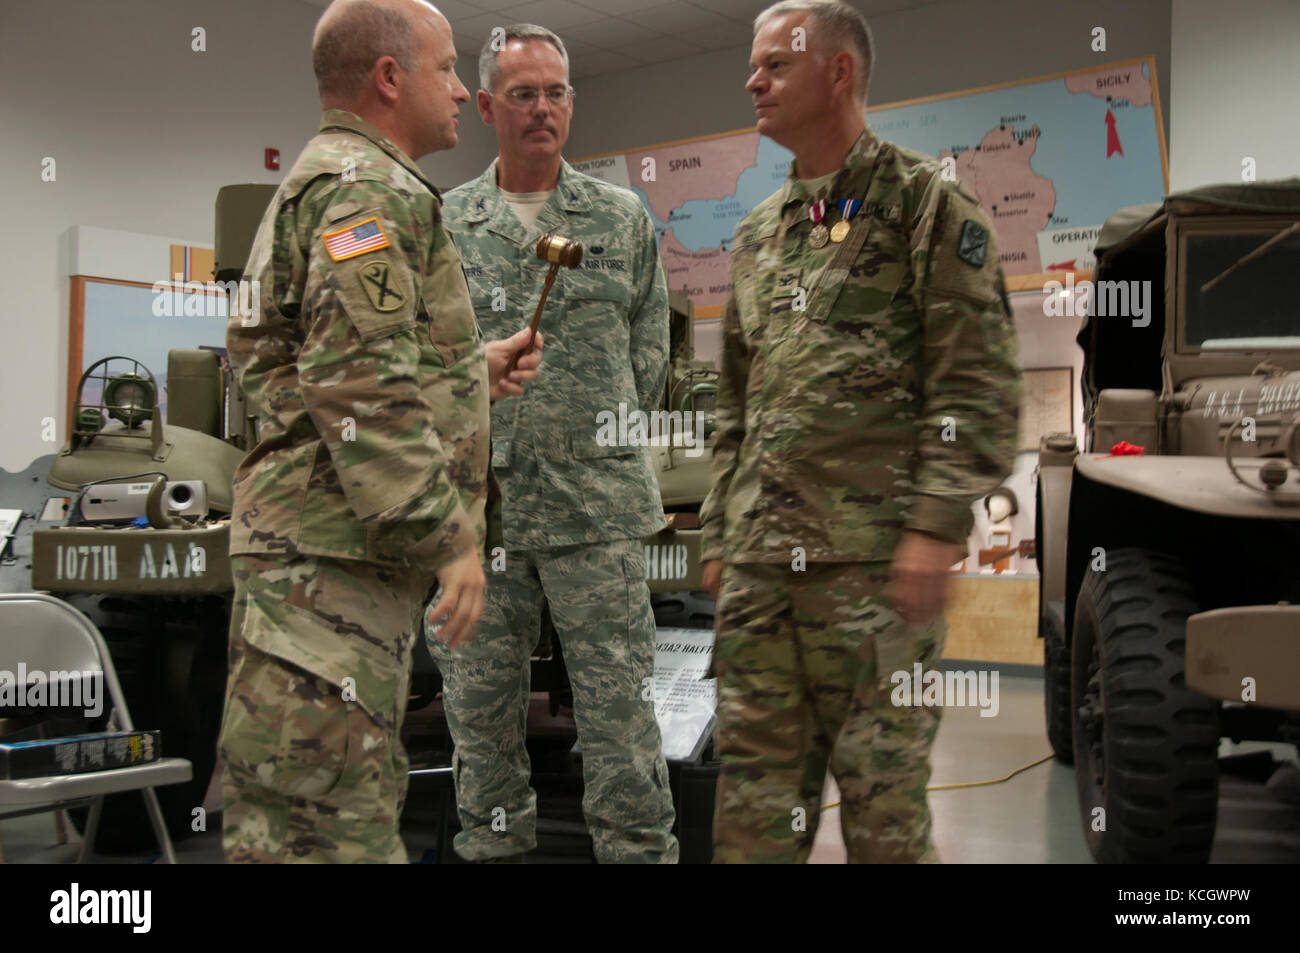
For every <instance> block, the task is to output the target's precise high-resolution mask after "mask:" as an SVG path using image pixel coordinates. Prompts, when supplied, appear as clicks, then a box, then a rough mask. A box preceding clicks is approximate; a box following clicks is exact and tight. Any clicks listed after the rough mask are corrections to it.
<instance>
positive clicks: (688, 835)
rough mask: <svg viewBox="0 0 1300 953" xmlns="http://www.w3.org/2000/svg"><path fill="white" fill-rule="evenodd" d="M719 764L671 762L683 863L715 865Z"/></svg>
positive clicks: (670, 768)
mask: <svg viewBox="0 0 1300 953" xmlns="http://www.w3.org/2000/svg"><path fill="white" fill-rule="evenodd" d="M721 767H722V765H721V764H720V763H719V762H717V761H713V762H705V763H704V764H686V763H682V762H669V764H668V771H669V776H670V777H673V776H675V777H674V778H673V779H674V780H675V781H676V782H677V783H676V789H677V790H676V793H677V804H676V807H677V844H678V849H679V850H680V851H681V859H680V863H683V864H708V863H712V861H713V794H714V791H715V790H716V789H717V785H718V771H719V769H721Z"/></svg>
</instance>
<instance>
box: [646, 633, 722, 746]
mask: <svg viewBox="0 0 1300 953" xmlns="http://www.w3.org/2000/svg"><path fill="white" fill-rule="evenodd" d="M655 641H656V645H655V675H654V700H655V718H656V719H657V720H658V722H659V731H660V733H661V734H662V735H663V744H664V758H665V759H667V760H668V761H695V760H697V759H698V758H699V757H700V753H701V752H702V751H703V750H704V747H705V745H706V744H707V743H708V740H709V735H710V733H711V732H712V730H713V721H714V709H715V708H716V706H717V700H718V693H717V686H716V680H715V679H712V678H705V673H706V672H707V671H708V668H709V660H710V659H711V658H712V657H713V630H712V629H660V630H659V631H658V632H657V633H656V640H655Z"/></svg>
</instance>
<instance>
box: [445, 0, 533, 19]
mask: <svg viewBox="0 0 1300 953" xmlns="http://www.w3.org/2000/svg"><path fill="white" fill-rule="evenodd" d="M433 2H434V3H435V4H436V3H437V2H438V0H433ZM461 2H463V3H467V4H469V5H470V6H471V7H474V8H475V9H477V10H484V11H486V12H488V13H496V12H497V11H499V10H505V9H507V8H508V7H517V6H519V0H461ZM511 22H514V21H511Z"/></svg>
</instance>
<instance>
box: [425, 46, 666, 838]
mask: <svg viewBox="0 0 1300 953" xmlns="http://www.w3.org/2000/svg"><path fill="white" fill-rule="evenodd" d="M505 41H506V42H505V47H504V49H502V50H500V51H499V53H498V52H497V51H496V50H494V49H493V41H492V40H491V39H490V40H489V41H488V43H487V44H486V45H485V46H484V48H483V53H482V55H481V57H480V60H479V79H480V83H481V85H482V89H480V90H479V92H478V107H479V112H480V114H481V115H482V116H483V119H484V121H485V122H487V123H489V124H490V125H492V126H494V127H495V129H496V133H497V142H498V144H499V147H500V154H499V157H498V159H497V160H496V161H494V162H493V163H492V165H490V166H489V167H488V169H487V171H486V172H485V173H484V174H483V175H482V176H480V177H479V178H478V179H476V180H474V181H472V182H469V183H466V184H465V185H462V186H460V187H459V188H456V189H453V190H452V191H450V192H448V193H447V205H446V214H447V221H448V223H449V227H451V228H452V229H453V231H454V235H455V239H456V244H457V247H458V248H459V249H460V252H461V255H462V257H463V258H464V261H465V271H466V274H467V276H468V278H469V285H470V293H471V294H472V296H473V299H474V309H475V311H476V313H477V314H478V317H479V320H480V321H481V322H482V323H483V327H484V329H485V330H486V331H488V332H489V333H491V332H492V331H494V330H496V329H497V328H511V329H513V328H516V327H519V326H520V325H521V324H522V323H524V322H525V321H527V320H528V319H529V318H530V317H531V316H532V312H533V310H534V308H535V307H536V304H537V300H538V297H539V296H540V294H541V290H542V282H543V279H544V277H545V273H546V270H547V267H548V266H547V265H546V264H544V263H543V262H541V261H539V260H538V259H537V258H536V257H535V254H534V248H535V246H536V244H537V240H538V238H539V237H540V236H541V235H542V234H543V233H548V232H549V233H553V234H556V235H560V236H563V237H564V238H567V239H570V240H574V241H580V242H582V244H583V246H584V249H585V252H584V258H583V261H582V266H581V268H580V269H578V270H576V271H570V270H568V269H564V268H562V269H561V270H560V273H559V274H558V276H557V278H556V281H555V285H554V287H553V288H552V290H551V292H550V296H549V298H548V300H547V305H546V310H545V312H544V314H543V317H542V322H541V327H542V328H543V329H544V330H545V331H546V335H547V348H546V351H547V358H546V373H545V375H544V376H543V377H542V378H541V379H540V380H539V381H538V384H537V386H535V387H532V388H530V389H529V391H528V393H527V394H526V395H525V396H523V397H521V398H519V399H517V400H506V401H502V402H500V403H498V404H497V405H496V406H495V407H494V408H493V410H492V471H493V474H494V475H495V476H496V479H497V481H498V482H499V483H500V486H501V492H502V518H503V528H504V542H505V552H504V553H503V554H502V553H498V554H497V556H496V558H492V554H489V567H490V569H491V570H494V571H489V572H488V589H487V604H486V607H485V609H484V615H483V629H482V632H481V634H480V635H479V637H478V639H477V640H476V641H475V642H474V643H473V644H472V645H468V646H465V647H462V648H455V647H448V646H445V645H442V644H441V643H437V642H432V643H431V646H430V647H431V649H432V651H433V656H434V659H435V660H436V661H437V663H438V666H439V668H440V669H441V671H442V674H443V679H444V684H445V693H446V704H447V720H448V723H449V725H450V726H451V732H452V737H453V738H454V740H455V743H456V753H455V767H456V796H457V802H458V804H459V808H460V818H461V824H462V828H463V830H462V832H461V833H460V834H459V835H457V837H456V850H457V852H458V853H459V854H461V856H463V857H466V858H468V859H472V860H489V859H516V860H517V859H519V856H520V855H521V854H522V853H524V852H526V851H528V850H531V849H532V848H533V847H534V846H536V842H537V841H536V836H535V828H536V819H537V807H536V795H535V793H534V792H533V791H532V790H531V789H530V787H529V784H528V777H529V761H528V755H527V752H526V751H525V749H524V737H525V734H526V721H527V710H528V697H529V657H530V655H531V653H532V650H533V648H534V646H535V644H536V642H537V639H538V635H539V631H540V626H541V619H542V611H543V606H544V604H549V607H550V615H551V620H552V621H553V623H554V625H555V629H556V632H557V633H558V636H559V640H560V643H561V645H562V647H563V653H564V661H565V665H566V667H567V669H568V672H569V678H570V681H571V682H572V685H573V693H574V708H575V718H576V721H577V727H578V741H579V743H580V745H581V747H582V758H583V771H584V778H585V791H584V797H583V810H584V813H585V815H586V819H587V825H588V828H589V830H590V832H591V836H592V839H593V840H594V842H595V850H596V856H597V858H598V859H599V860H600V861H601V862H604V863H608V862H624V861H626V862H675V861H676V859H677V841H676V839H675V838H674V837H673V835H672V834H671V833H670V830H671V827H672V823H673V808H672V798H671V794H670V791H669V787H668V774H667V769H666V766H665V764H664V759H663V755H662V754H661V742H660V736H659V728H658V725H657V724H656V722H655V718H654V702H653V700H652V698H651V695H650V690H649V689H650V682H649V680H650V678H651V677H652V675H653V666H654V650H655V631H654V617H653V615H652V613H651V611H650V599H649V590H648V588H647V586H646V582H645V562H644V553H643V549H642V543H641V537H643V536H646V535H648V534H652V533H654V532H657V531H658V530H659V529H661V528H662V527H663V525H664V520H663V510H662V508H661V505H660V502H659V491H658V485H657V482H656V479H655V475H654V470H653V467H652V464H651V460H650V456H649V452H648V450H647V449H646V448H645V447H636V446H627V447H622V446H612V445H604V444H602V442H601V440H600V439H598V421H597V415H598V414H600V413H601V412H602V411H611V412H613V413H615V414H617V413H618V409H619V404H620V403H622V404H625V405H626V411H627V412H628V413H635V412H636V411H638V410H641V411H649V410H652V409H653V408H655V407H656V406H657V405H658V401H659V399H660V397H661V395H662V392H663V387H664V380H665V377H666V371H667V365H666V362H667V351H668V309H667V294H666V290H665V283H664V278H663V273H662V270H661V269H660V267H659V261H658V254H657V249H656V243H655V236H654V231H653V227H652V225H651V223H650V220H649V217H648V215H647V214H646V212H645V210H644V209H643V208H642V207H641V205H640V203H638V201H637V200H636V198H635V197H634V196H633V195H632V194H631V193H630V192H628V191H626V190H624V189H620V188H617V187H615V186H611V185H609V184H606V183H604V182H600V181H598V180H596V179H593V178H589V177H587V176H585V175H581V174H579V173H577V172H575V171H574V170H573V169H572V168H570V166H569V165H568V164H567V163H566V162H564V161H563V159H562V158H561V156H560V150H561V148H562V147H563V145H564V141H565V139H566V138H567V137H568V130H569V119H570V115H571V109H572V99H571V97H572V91H571V90H570V88H569V84H568V57H567V54H565V53H564V47H563V44H562V43H561V41H560V40H559V38H558V37H556V36H555V34H553V33H551V32H550V31H548V30H544V29H542V28H540V27H533V26H516V27H508V28H506V35H505ZM497 45H500V43H499V42H498V43H497ZM503 561H504V565H502V562H503Z"/></svg>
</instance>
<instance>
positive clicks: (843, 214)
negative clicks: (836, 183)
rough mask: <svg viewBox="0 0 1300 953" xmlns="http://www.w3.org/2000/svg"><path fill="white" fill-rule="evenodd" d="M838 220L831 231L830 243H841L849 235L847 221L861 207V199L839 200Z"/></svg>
mask: <svg viewBox="0 0 1300 953" xmlns="http://www.w3.org/2000/svg"><path fill="white" fill-rule="evenodd" d="M839 205H840V220H839V221H838V222H836V223H835V227H834V228H832V229H831V241H833V242H842V241H844V239H845V237H847V236H848V234H849V219H851V218H852V217H853V216H854V214H855V213H856V212H857V210H858V209H859V208H861V207H862V199H840V203H839Z"/></svg>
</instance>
